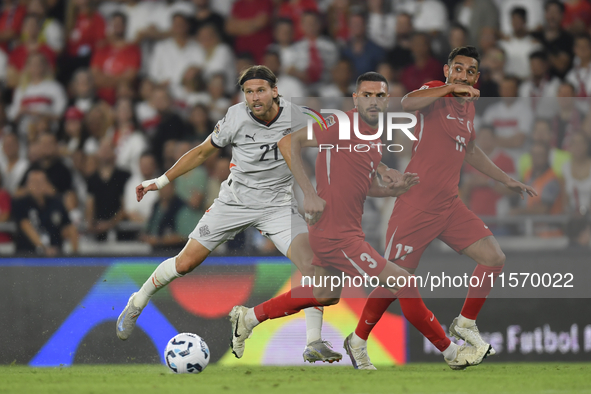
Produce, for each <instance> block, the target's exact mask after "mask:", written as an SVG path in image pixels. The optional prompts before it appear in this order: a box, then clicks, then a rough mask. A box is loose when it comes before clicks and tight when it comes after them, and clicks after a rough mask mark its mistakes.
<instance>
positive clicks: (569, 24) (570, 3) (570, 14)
mask: <svg viewBox="0 0 591 394" xmlns="http://www.w3.org/2000/svg"><path fill="white" fill-rule="evenodd" d="M564 7H565V9H564V18H562V27H563V28H565V29H566V30H569V31H570V32H572V33H574V34H581V33H583V32H586V31H587V30H588V29H589V27H591V4H589V2H588V1H586V0H564Z"/></svg>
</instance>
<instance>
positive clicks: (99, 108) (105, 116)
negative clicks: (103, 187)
mask: <svg viewBox="0 0 591 394" xmlns="http://www.w3.org/2000/svg"><path fill="white" fill-rule="evenodd" d="M112 124H113V110H112V109H111V106H109V105H108V104H107V103H105V102H104V101H101V102H99V103H98V104H95V105H93V106H92V108H91V109H90V110H89V111H88V113H87V114H86V116H85V117H84V126H85V127H86V130H87V131H88V138H87V139H86V142H85V143H84V153H85V154H87V155H89V156H90V157H91V158H92V156H94V155H95V154H96V153H97V152H98V149H99V145H100V141H101V140H102V139H103V138H104V137H105V135H107V130H108V129H109V127H111V125H112ZM91 161H92V160H91ZM89 171H90V173H94V171H95V169H89Z"/></svg>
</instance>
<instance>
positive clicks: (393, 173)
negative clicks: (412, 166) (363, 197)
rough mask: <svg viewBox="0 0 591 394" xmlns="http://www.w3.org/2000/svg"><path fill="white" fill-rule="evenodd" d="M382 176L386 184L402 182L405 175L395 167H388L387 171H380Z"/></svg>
mask: <svg viewBox="0 0 591 394" xmlns="http://www.w3.org/2000/svg"><path fill="white" fill-rule="evenodd" d="M380 176H381V177H382V183H384V184H386V185H390V184H392V183H396V182H401V181H402V177H403V175H402V173H401V172H400V171H398V170H395V169H393V168H388V169H387V170H386V171H384V172H382V173H380Z"/></svg>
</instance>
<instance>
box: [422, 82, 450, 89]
mask: <svg viewBox="0 0 591 394" xmlns="http://www.w3.org/2000/svg"><path fill="white" fill-rule="evenodd" d="M440 86H445V82H441V81H430V82H426V83H424V84H423V86H421V87H420V88H419V90H423V89H431V88H438V87H440Z"/></svg>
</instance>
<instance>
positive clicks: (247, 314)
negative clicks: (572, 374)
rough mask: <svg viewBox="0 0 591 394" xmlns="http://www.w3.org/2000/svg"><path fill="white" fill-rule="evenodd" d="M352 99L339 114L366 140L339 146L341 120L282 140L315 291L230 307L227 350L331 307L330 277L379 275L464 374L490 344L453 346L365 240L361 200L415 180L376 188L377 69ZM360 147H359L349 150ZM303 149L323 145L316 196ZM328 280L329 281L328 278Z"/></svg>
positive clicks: (382, 98)
mask: <svg viewBox="0 0 591 394" xmlns="http://www.w3.org/2000/svg"><path fill="white" fill-rule="evenodd" d="M353 98H354V102H355V106H356V109H354V110H351V111H349V112H347V113H346V114H343V115H345V116H347V117H348V118H349V119H348V121H349V124H350V125H354V124H355V123H357V122H355V118H360V119H359V120H358V124H359V127H358V130H359V132H360V133H361V134H363V135H364V137H366V138H360V137H359V136H357V135H356V134H355V135H351V139H350V140H343V141H340V140H339V125H340V120H338V119H334V120H331V121H330V122H327V123H328V124H329V126H328V127H327V128H326V129H325V130H321V129H320V127H319V126H318V125H315V126H314V128H313V130H314V133H313V136H311V138H310V139H308V135H307V130H306V129H302V130H298V131H296V132H295V133H293V134H291V135H289V136H287V137H285V138H284V139H282V140H281V141H280V143H279V147H280V149H281V153H282V154H283V157H284V158H285V161H286V162H287V164H288V165H289V167H290V169H291V171H292V172H293V174H294V177H295V179H296V181H297V182H298V184H299V185H300V186H301V188H302V190H303V192H304V196H305V197H304V210H305V211H306V221H307V223H308V225H309V237H310V245H311V247H312V251H313V252H314V260H313V262H312V264H313V265H314V279H313V283H314V286H315V287H311V286H306V287H302V286H300V287H296V288H293V289H292V290H291V291H289V292H287V293H284V294H282V295H280V296H278V297H275V298H273V299H271V300H269V301H266V302H264V303H262V304H260V305H258V306H256V307H254V308H246V307H244V306H235V307H234V308H233V309H232V311H231V312H230V318H231V321H232V351H233V352H234V355H235V356H236V357H237V358H240V357H242V355H243V353H244V345H245V340H246V339H248V338H249V337H250V336H251V335H252V331H253V329H254V328H255V327H256V326H257V325H259V324H260V323H262V322H264V321H265V320H267V319H276V318H282V317H285V316H289V315H291V314H294V313H296V312H298V311H299V310H301V309H303V308H309V307H315V306H325V305H333V304H336V303H337V302H338V301H339V298H340V294H341V286H338V287H336V288H334V289H333V288H332V287H331V286H328V285H323V284H322V283H323V282H322V281H323V278H327V277H328V278H332V277H335V276H336V277H339V278H340V277H341V273H346V274H348V275H351V276H365V275H367V276H371V277H377V278H378V279H379V281H380V283H381V284H382V286H384V287H383V289H384V290H385V291H386V292H388V293H389V295H390V297H392V296H393V295H394V296H396V297H399V298H400V305H401V307H402V311H403V313H404V315H405V317H406V318H407V320H408V321H410V322H411V324H413V325H414V326H415V327H416V328H417V329H419V331H421V333H422V334H423V335H425V337H427V338H428V339H429V340H431V341H436V342H437V343H438V344H439V346H440V347H442V349H443V355H444V358H445V361H446V362H447V363H448V364H449V366H450V367H451V368H452V369H464V368H466V367H467V366H471V365H477V364H480V363H481V362H482V359H483V358H484V357H485V356H486V354H487V353H488V351H489V348H490V346H489V345H486V346H484V345H483V346H481V347H472V346H466V345H463V346H458V345H456V344H454V343H451V341H450V340H449V338H447V337H446V336H445V333H444V332H443V329H442V328H441V325H439V323H437V320H436V319H435V316H434V315H433V314H432V313H431V311H429V310H428V309H427V308H426V306H425V304H424V303H423V300H422V299H421V297H420V295H419V293H418V290H417V289H416V286H415V287H413V286H405V284H400V283H406V284H408V282H409V280H410V279H409V278H410V277H411V276H412V275H411V274H409V273H408V272H407V271H405V270H404V269H402V268H400V267H398V266H397V265H396V264H394V263H393V262H391V261H388V260H386V259H385V258H383V257H382V256H381V255H380V253H378V252H377V251H376V250H375V249H373V248H372V247H371V245H369V244H368V243H367V242H365V234H364V233H363V230H362V228H361V218H362V215H363V203H364V202H365V199H366V197H367V196H368V195H369V196H373V197H388V196H393V197H395V196H399V195H401V194H402V193H404V192H406V191H407V190H409V189H410V188H411V187H413V186H414V185H416V184H417V183H418V177H416V174H413V173H406V174H404V176H403V182H401V184H400V185H394V184H393V185H390V186H387V187H386V186H382V185H380V182H379V181H378V179H377V176H376V172H377V171H378V170H379V167H382V170H383V171H387V167H386V168H383V167H385V166H383V165H380V160H381V157H382V152H381V150H380V147H379V144H380V143H381V140H380V139H379V138H375V137H373V138H372V137H371V136H375V134H376V129H377V127H378V122H379V118H380V116H381V115H382V112H384V111H385V110H386V108H387V105H388V83H387V80H386V79H385V78H384V77H383V76H382V75H380V74H378V73H374V72H370V73H365V74H363V75H361V76H360V77H359V78H358V79H357V87H356V92H355V93H354V94H353ZM344 119H346V118H344ZM351 134H353V133H351ZM347 143H348V146H347ZM342 144H345V145H342ZM329 146H332V147H333V148H334V147H336V146H339V148H340V149H338V150H337V149H332V148H327V147H329ZM359 146H362V148H360V149H353V147H357V148H359ZM302 147H320V150H319V154H318V158H317V159H316V181H317V184H318V186H317V189H318V192H316V190H314V187H313V186H312V184H311V182H310V180H309V179H308V177H307V175H306V173H305V171H304V167H303V165H302V158H301V150H302ZM414 187H416V186H414ZM410 190H412V189H410ZM403 195H404V194H403ZM400 278H401V280H403V282H401V280H400ZM389 279H390V280H389ZM392 279H397V282H393V281H392ZM330 283H331V284H332V279H331V281H330ZM341 285H342V283H341ZM399 286H402V288H401V287H399ZM329 287H331V288H330V289H329ZM429 319H431V321H433V320H434V321H435V322H436V323H437V324H436V325H435V326H433V327H432V326H431V325H429V324H428V322H429ZM345 349H346V350H347V352H348V353H349V352H352V350H351V349H350V347H349V338H347V340H346V341H345ZM356 351H357V353H356V355H357V356H358V357H357V358H355V357H352V361H353V365H354V366H355V368H357V369H375V367H373V365H371V363H370V362H369V358H367V352H365V353H364V354H365V358H367V359H364V358H363V357H361V356H362V354H361V351H359V350H358V349H357V350H356ZM358 359H359V362H358V361H357V360H358Z"/></svg>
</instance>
